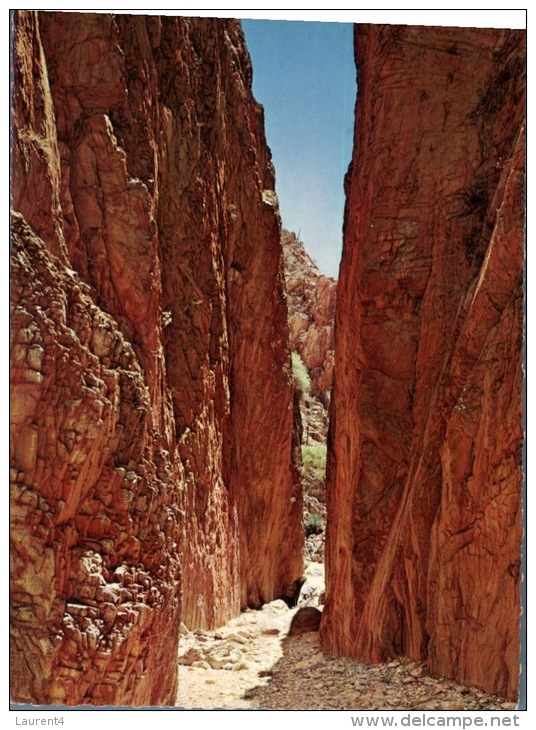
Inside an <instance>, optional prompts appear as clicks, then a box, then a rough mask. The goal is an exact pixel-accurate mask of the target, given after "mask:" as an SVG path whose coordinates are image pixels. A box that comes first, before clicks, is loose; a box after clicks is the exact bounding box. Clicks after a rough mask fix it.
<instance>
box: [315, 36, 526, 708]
mask: <svg viewBox="0 0 536 730" xmlns="http://www.w3.org/2000/svg"><path fill="white" fill-rule="evenodd" d="M355 40H356V62H357V68H358V81H359V84H358V86H359V96H358V104H357V110H356V116H357V119H356V133H355V146H354V157H353V162H352V166H351V169H350V171H349V174H348V177H347V207H346V221H345V243H344V252H343V259H342V265H341V275H340V282H339V287H338V294H337V297H338V300H337V313H336V325H335V328H336V364H335V384H334V392H333V399H332V406H333V410H332V424H331V432H330V445H331V456H330V460H329V465H328V535H327V558H326V562H327V597H326V608H325V613H324V619H323V628H322V633H323V641H324V644H325V645H326V646H327V647H328V648H329V649H330V650H331V651H333V652H335V653H342V654H349V655H351V656H354V657H359V658H361V659H365V660H368V661H378V660H382V659H385V658H386V657H389V656H393V655H396V654H400V653H404V654H409V655H411V656H414V657H418V658H426V659H427V660H428V662H429V665H430V668H431V670H432V671H433V672H436V673H437V674H440V675H447V676H452V677H456V678H458V679H460V680H463V681H465V682H468V683H470V684H474V685H477V686H480V687H482V688H484V689H486V690H488V691H491V692H496V693H501V694H503V695H506V696H507V697H509V698H514V697H515V696H516V693H517V682H518V671H519V670H518V666H519V641H518V633H519V615H520V571H519V565H520V541H521V522H520V498H521V479H522V475H521V445H522V438H523V434H522V427H521V378H522V370H521V367H522V356H521V341H522V276H523V236H524V149H525V147H524V113H525V75H524V72H525V35H524V33H523V32H521V31H502V30H472V29H458V28H456V29H448V28H411V27H394V26H357V28H356V37H355Z"/></svg>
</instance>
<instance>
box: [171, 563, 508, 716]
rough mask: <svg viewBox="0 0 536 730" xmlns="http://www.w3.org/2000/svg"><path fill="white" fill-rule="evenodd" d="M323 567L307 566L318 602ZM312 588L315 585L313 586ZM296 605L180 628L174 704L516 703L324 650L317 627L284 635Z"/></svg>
mask: <svg viewBox="0 0 536 730" xmlns="http://www.w3.org/2000/svg"><path fill="white" fill-rule="evenodd" d="M322 571H323V566H322V565H319V564H318V563H317V564H311V565H310V566H309V568H308V573H309V577H310V581H309V588H308V589H307V586H305V588H306V593H307V599H306V600H305V601H303V602H302V605H303V603H307V604H308V605H315V604H317V602H318V593H319V592H320V590H321V587H322V586H321V582H322V581H321V578H322V576H323V572H322ZM311 587H312V588H311ZM297 610H298V609H297V608H294V609H289V608H288V607H287V605H286V604H285V603H284V602H283V601H273V602H272V603H269V604H267V605H266V606H263V608H262V610H259V611H253V610H247V611H246V612H244V613H243V614H241V615H240V616H239V617H237V618H235V619H233V620H232V621H230V622H229V623H228V624H226V625H225V626H223V627H222V628H221V629H219V630H217V631H195V632H189V631H188V630H187V629H186V627H184V626H182V627H181V634H182V636H181V641H180V652H179V692H178V695H177V702H176V704H177V706H179V707H186V708H195V707H197V708H205V709H215V708H225V709H230V708H235V709H238V708H244V709H246V708H266V709H303V710H512V709H514V708H515V704H514V703H511V702H506V701H505V700H504V699H502V698H500V697H492V696H490V695H486V694H485V693H484V692H481V691H480V690H478V689H474V688H470V687H465V686H463V685H461V684H459V683H457V682H455V681H452V680H445V679H436V678H433V677H430V676H429V675H428V674H427V670H426V666H425V665H424V664H420V663H419V662H416V661H414V660H410V659H405V658H398V659H396V660H394V661H392V662H389V663H387V664H378V665H373V666H370V665H366V664H360V663H358V662H355V661H353V660H350V659H346V658H333V657H329V656H327V655H325V654H324V653H323V651H322V650H321V649H320V645H319V636H318V632H317V631H312V632H308V633H305V634H302V635H299V636H287V633H288V630H289V627H290V623H291V620H292V618H293V616H294V615H295V613H296V612H297Z"/></svg>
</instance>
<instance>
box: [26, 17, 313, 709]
mask: <svg viewBox="0 0 536 730" xmlns="http://www.w3.org/2000/svg"><path fill="white" fill-rule="evenodd" d="M13 71H14V84H13V166H12V196H13V207H14V213H13V218H12V221H13V247H12V269H11V276H12V292H11V295H12V319H11V339H12V342H11V362H12V369H11V379H12V388H11V543H12V545H11V558H12V563H11V614H12V615H11V692H12V698H13V700H15V701H18V702H32V703H37V704H41V703H62V704H70V705H75V704H81V703H90V704H134V705H156V704H173V703H174V700H175V696H176V681H177V673H176V666H177V661H176V659H177V645H178V629H179V623H180V620H183V621H184V622H185V623H186V624H187V625H188V626H190V627H191V628H194V627H205V628H207V627H208V628H210V627H214V626H216V625H219V624H222V623H224V622H225V621H226V620H228V619H229V618H230V617H231V616H232V615H235V614H236V613H237V612H238V611H239V609H240V606H241V605H242V606H246V605H254V606H257V605H259V604H260V603H262V602H265V601H269V600H272V599H273V598H276V597H278V596H281V595H284V594H285V593H286V592H287V591H288V590H289V588H290V587H291V584H292V583H293V581H295V580H296V579H298V578H299V577H300V575H301V572H302V543H303V532H302V527H301V492H300V485H299V478H298V471H297V466H296V465H297V463H298V460H299V448H298V446H299V436H298V434H297V433H296V431H295V424H294V421H295V416H294V411H293V390H292V378H291V370H290V357H289V349H288V342H287V338H288V330H287V324H286V322H287V307H286V302H285V297H284V288H283V270H282V253H281V245H280V241H279V237H280V221H279V214H278V211H277V203H276V198H275V195H274V193H273V188H274V174H273V169H272V166H271V163H270V153H269V150H268V149H267V147H266V143H265V139H264V131H263V116H262V108H261V107H259V106H258V105H257V104H256V102H255V100H254V99H253V96H252V93H251V73H252V72H251V65H250V61H249V57H248V55H247V51H246V50H245V45H244V39H243V35H242V31H241V28H240V25H239V23H238V22H236V21H233V20H212V19H193V18H192V19H185V18H171V17H165V18H160V17H144V16H128V15H118V16H112V15H106V14H83V13H80V14H79V13H60V12H57V13H48V12H45V13H33V12H28V11H18V12H17V13H16V14H15V16H14V41H13Z"/></svg>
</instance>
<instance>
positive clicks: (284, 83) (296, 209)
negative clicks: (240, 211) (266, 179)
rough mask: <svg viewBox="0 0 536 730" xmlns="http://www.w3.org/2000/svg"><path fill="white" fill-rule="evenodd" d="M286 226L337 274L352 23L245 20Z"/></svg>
mask: <svg viewBox="0 0 536 730" xmlns="http://www.w3.org/2000/svg"><path fill="white" fill-rule="evenodd" d="M242 26H243V28H244V33H245V36H246V42H247V46H248V49H249V52H250V55H251V59H252V63H253V92H254V94H255V97H256V99H257V101H259V102H260V103H261V104H262V105H263V106H264V110H265V125H266V137H267V140H268V145H269V146H270V149H271V150H272V158H273V162H274V166H275V171H276V191H277V194H278V197H279V206H280V211H281V217H282V220H283V226H284V227H285V228H287V229H289V230H291V231H294V232H295V233H299V234H300V238H301V240H302V241H303V242H304V244H305V247H306V248H307V250H308V252H309V253H310V255H311V256H312V257H313V259H314V260H315V261H316V263H317V265H318V266H319V268H320V269H321V270H322V271H323V272H324V273H325V274H328V275H329V276H333V277H335V278H336V277H337V276H338V271H339V262H340V255H341V249H342V221H343V211H344V190H343V182H344V175H345V173H346V170H347V169H348V165H349V163H350V159H351V154H352V140H353V125H354V105H355V98H356V82H355V75H356V72H355V65H354V56H353V27H352V25H351V24H350V23H320V22H305V21H284V20H283V21H275V20H242Z"/></svg>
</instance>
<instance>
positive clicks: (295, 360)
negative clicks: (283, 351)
mask: <svg viewBox="0 0 536 730" xmlns="http://www.w3.org/2000/svg"><path fill="white" fill-rule="evenodd" d="M292 376H293V378H294V385H295V386H296V389H297V390H298V391H299V392H300V393H302V394H303V395H305V394H306V393H308V392H309V389H310V387H311V378H310V377H309V373H308V372H307V368H306V367H305V365H304V364H303V360H302V359H301V357H300V356H299V354H298V353H297V352H293V353H292Z"/></svg>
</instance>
